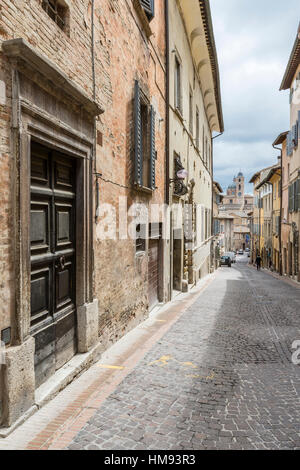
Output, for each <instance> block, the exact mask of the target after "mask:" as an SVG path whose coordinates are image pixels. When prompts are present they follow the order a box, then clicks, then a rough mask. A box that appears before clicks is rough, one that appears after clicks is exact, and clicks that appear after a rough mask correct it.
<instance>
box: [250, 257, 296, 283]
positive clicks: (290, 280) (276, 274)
mask: <svg viewBox="0 0 300 470" xmlns="http://www.w3.org/2000/svg"><path fill="white" fill-rule="evenodd" d="M248 267H249V268H253V269H256V266H254V265H253V264H251V263H249V264H248ZM261 271H263V272H264V273H266V274H269V275H270V276H273V277H274V278H275V279H278V280H279V281H283V282H286V283H287V284H289V285H290V286H293V287H297V288H298V289H300V283H299V282H297V281H294V279H291V278H290V277H286V276H280V274H278V273H276V272H273V271H270V270H269V269H267V268H261Z"/></svg>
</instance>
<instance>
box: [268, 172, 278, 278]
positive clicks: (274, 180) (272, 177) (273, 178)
mask: <svg viewBox="0 0 300 470" xmlns="http://www.w3.org/2000/svg"><path fill="white" fill-rule="evenodd" d="M268 182H269V183H271V185H272V188H273V191H272V201H273V209H272V269H274V270H275V271H277V272H280V225H281V166H279V165H278V166H277V167H275V168H272V170H271V171H270V173H269V175H268Z"/></svg>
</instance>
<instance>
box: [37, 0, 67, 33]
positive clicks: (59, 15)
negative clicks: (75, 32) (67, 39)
mask: <svg viewBox="0 0 300 470" xmlns="http://www.w3.org/2000/svg"><path fill="white" fill-rule="evenodd" d="M42 7H43V9H44V10H45V12H46V13H47V14H48V16H50V18H52V20H53V21H55V23H56V24H57V26H58V27H59V28H60V29H62V30H63V31H66V28H67V15H68V7H67V5H66V4H65V3H64V1H63V0H43V1H42Z"/></svg>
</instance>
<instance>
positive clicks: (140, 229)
mask: <svg viewBox="0 0 300 470" xmlns="http://www.w3.org/2000/svg"><path fill="white" fill-rule="evenodd" d="M145 228H146V226H145V225H140V224H138V225H137V226H136V232H135V233H136V238H135V252H136V253H143V252H144V251H146V234H145Z"/></svg>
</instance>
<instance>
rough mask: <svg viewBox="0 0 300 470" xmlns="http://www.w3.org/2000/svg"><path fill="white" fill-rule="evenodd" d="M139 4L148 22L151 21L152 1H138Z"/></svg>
mask: <svg viewBox="0 0 300 470" xmlns="http://www.w3.org/2000/svg"><path fill="white" fill-rule="evenodd" d="M140 3H141V6H142V7H143V9H144V10H145V13H146V15H147V16H148V19H149V21H151V20H152V19H153V18H154V0H140Z"/></svg>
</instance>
